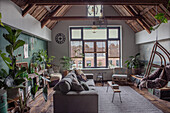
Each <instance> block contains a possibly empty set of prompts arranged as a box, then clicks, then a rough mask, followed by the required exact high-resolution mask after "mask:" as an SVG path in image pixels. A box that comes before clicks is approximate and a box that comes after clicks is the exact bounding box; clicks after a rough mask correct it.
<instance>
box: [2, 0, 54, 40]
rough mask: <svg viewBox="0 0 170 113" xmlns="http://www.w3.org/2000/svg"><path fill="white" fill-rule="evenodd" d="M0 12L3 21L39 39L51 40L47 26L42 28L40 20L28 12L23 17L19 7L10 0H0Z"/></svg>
mask: <svg viewBox="0 0 170 113" xmlns="http://www.w3.org/2000/svg"><path fill="white" fill-rule="evenodd" d="M0 12H1V13H2V22H3V23H5V24H7V25H10V26H12V27H15V28H17V29H21V30H23V31H24V32H26V33H27V34H30V35H35V36H37V37H39V38H41V39H44V40H47V41H50V40H51V30H50V29H48V28H47V27H44V28H43V29H42V28H41V24H40V22H39V21H38V20H36V19H35V18H34V17H32V16H31V15H29V14H27V15H26V16H25V17H23V16H22V10H21V8H19V7H18V6H17V5H16V4H14V3H13V2H12V1H11V0H0Z"/></svg>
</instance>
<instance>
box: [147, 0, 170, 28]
mask: <svg viewBox="0 0 170 113" xmlns="http://www.w3.org/2000/svg"><path fill="white" fill-rule="evenodd" d="M169 6H170V0H169V1H168V5H167V8H166V11H165V13H158V14H157V15H155V16H154V17H155V19H157V20H159V21H160V23H159V24H158V25H156V26H155V27H153V26H152V27H151V28H150V30H151V31H155V30H156V29H158V28H159V26H160V25H161V24H162V23H168V19H167V18H166V17H165V16H166V15H167V11H168V8H169Z"/></svg>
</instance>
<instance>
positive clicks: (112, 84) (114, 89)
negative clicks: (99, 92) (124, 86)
mask: <svg viewBox="0 0 170 113" xmlns="http://www.w3.org/2000/svg"><path fill="white" fill-rule="evenodd" d="M109 86H110V87H111V88H112V90H113V97H112V103H113V100H114V95H115V93H119V98H120V102H121V103H122V100H121V95H120V93H121V91H120V90H119V85H118V84H114V83H113V82H112V81H108V82H107V90H106V92H108V88H109Z"/></svg>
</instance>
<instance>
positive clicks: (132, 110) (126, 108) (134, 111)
mask: <svg viewBox="0 0 170 113" xmlns="http://www.w3.org/2000/svg"><path fill="white" fill-rule="evenodd" d="M106 89H107V87H96V90H97V92H98V94H99V108H98V109H99V113H163V112H162V111H161V110H160V109H158V108H157V107H155V106H154V105H153V104H152V103H151V102H149V101H148V100H147V99H145V98H144V97H143V96H142V95H140V94H139V93H137V92H136V91H135V90H133V89H132V88H131V87H129V86H120V87H119V89H120V90H121V97H122V103H121V102H120V100H119V94H118V93H116V94H115V97H114V101H113V103H112V102H111V101H112V96H113V91H112V89H111V88H110V87H109V90H108V92H106Z"/></svg>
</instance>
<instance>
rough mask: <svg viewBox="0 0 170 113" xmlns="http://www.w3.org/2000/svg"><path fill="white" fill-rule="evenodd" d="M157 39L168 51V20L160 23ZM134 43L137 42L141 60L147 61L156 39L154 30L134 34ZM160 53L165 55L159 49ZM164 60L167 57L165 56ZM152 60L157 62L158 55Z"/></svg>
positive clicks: (169, 39) (169, 34) (169, 41)
mask: <svg viewBox="0 0 170 113" xmlns="http://www.w3.org/2000/svg"><path fill="white" fill-rule="evenodd" d="M157 30H158V41H159V43H160V44H161V45H162V46H163V47H164V48H166V49H167V50H168V51H169V52H170V21H168V23H165V24H162V25H161V26H160V27H159V28H158V29H157ZM135 36H136V44H139V51H140V53H141V60H145V61H149V58H150V55H151V51H152V48H153V45H154V42H155V40H156V31H153V32H152V33H151V34H148V33H147V32H146V31H145V30H144V31H141V32H138V33H136V34H135ZM158 51H159V52H160V53H162V54H163V55H164V56H166V55H165V54H164V53H163V52H162V51H161V50H160V49H158ZM165 58H166V60H168V59H167V57H165ZM154 62H155V63H157V64H159V63H160V59H159V57H157V56H156V57H155V59H154Z"/></svg>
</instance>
